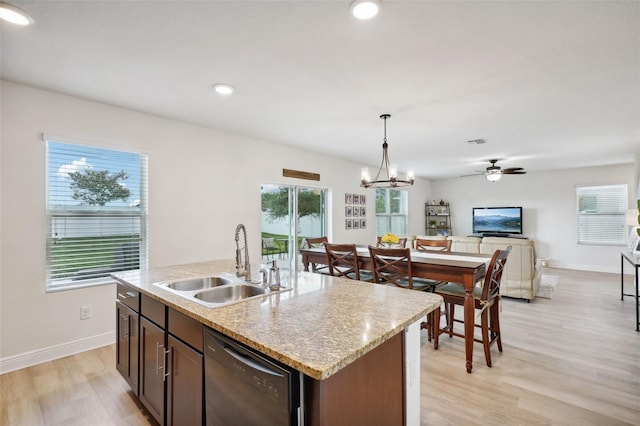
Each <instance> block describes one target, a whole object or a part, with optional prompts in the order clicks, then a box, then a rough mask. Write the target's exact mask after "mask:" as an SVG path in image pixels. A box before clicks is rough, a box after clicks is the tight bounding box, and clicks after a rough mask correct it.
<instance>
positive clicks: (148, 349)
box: [116, 284, 204, 425]
mask: <svg viewBox="0 0 640 426" xmlns="http://www.w3.org/2000/svg"><path fill="white" fill-rule="evenodd" d="M132 306H134V307H136V306H137V307H138V310H139V312H140V313H139V314H138V312H136V311H135V310H134V309H132ZM116 313H117V318H118V321H117V331H116V333H117V336H118V338H117V344H116V353H117V361H116V368H117V369H118V371H119V372H120V374H122V376H123V377H124V378H125V379H126V380H127V381H128V382H129V384H130V385H131V388H132V389H133V390H134V392H135V393H136V395H138V397H139V399H140V402H141V403H142V404H143V405H144V406H145V407H146V408H147V410H148V411H149V413H150V414H151V415H152V416H153V418H154V419H155V420H156V421H157V422H158V423H159V424H161V425H165V424H166V425H203V424H204V358H203V355H202V348H203V326H202V324H200V323H199V322H197V321H195V320H193V319H192V318H189V317H188V316H186V315H184V314H182V313H180V312H178V311H175V310H174V309H171V308H167V307H166V306H165V305H164V304H163V303H160V302H158V301H157V300H155V299H152V298H150V297H148V296H146V295H142V296H140V295H139V294H138V293H137V292H135V291H134V290H132V289H129V288H128V287H125V286H122V285H120V284H119V285H118V300H117V301H116Z"/></svg>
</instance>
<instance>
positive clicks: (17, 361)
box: [0, 331, 116, 374]
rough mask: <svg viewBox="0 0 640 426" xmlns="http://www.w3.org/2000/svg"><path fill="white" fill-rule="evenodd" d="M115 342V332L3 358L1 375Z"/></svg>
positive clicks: (0, 364)
mask: <svg viewBox="0 0 640 426" xmlns="http://www.w3.org/2000/svg"><path fill="white" fill-rule="evenodd" d="M115 342H116V333H115V331H110V332H108V333H104V334H98V335H96V336H91V337H87V338H84V339H80V340H75V341H71V342H66V343H62V344H60V345H55V346H49V347H48V348H42V349H36V350H35V351H30V352H25V353H22V354H19V355H14V356H10V357H7V358H2V359H0V374H4V373H9V372H10V371H15V370H20V369H21V368H26V367H30V366H32V365H36V364H41V363H43V362H48V361H53V360H55V359H59V358H64V357H66V356H70V355H75V354H77V353H80V352H85V351H89V350H92V349H96V348H100V347H102V346H107V345H112V344H114V343H115Z"/></svg>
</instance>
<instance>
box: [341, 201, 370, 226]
mask: <svg viewBox="0 0 640 426" xmlns="http://www.w3.org/2000/svg"><path fill="white" fill-rule="evenodd" d="M344 203H345V206H344V215H345V218H346V219H345V222H344V228H345V229H347V230H349V229H366V228H367V219H366V217H367V206H366V204H367V196H366V195H365V194H344Z"/></svg>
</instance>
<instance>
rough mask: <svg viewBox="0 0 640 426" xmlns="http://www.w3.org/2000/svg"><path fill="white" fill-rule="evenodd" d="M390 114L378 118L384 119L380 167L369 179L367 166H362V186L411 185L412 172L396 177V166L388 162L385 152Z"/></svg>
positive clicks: (393, 186)
mask: <svg viewBox="0 0 640 426" xmlns="http://www.w3.org/2000/svg"><path fill="white" fill-rule="evenodd" d="M390 117H391V115H390V114H382V115H381V116H380V118H382V119H383V120H384V142H383V144H382V163H380V169H379V170H378V173H376V177H375V178H374V179H373V180H371V175H370V174H369V168H368V167H363V168H362V171H361V174H360V186H362V187H364V188H397V187H400V186H411V185H413V180H414V178H413V172H412V171H409V172H407V179H406V180H402V179H398V166H397V165H396V164H390V163H389V154H388V152H387V150H388V148H389V144H387V119H388V118H390Z"/></svg>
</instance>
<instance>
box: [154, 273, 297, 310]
mask: <svg viewBox="0 0 640 426" xmlns="http://www.w3.org/2000/svg"><path fill="white" fill-rule="evenodd" d="M154 285H156V286H158V287H161V288H163V289H165V290H168V291H170V292H172V293H174V294H177V295H179V296H182V297H184V298H185V299H188V300H191V301H192V302H197V303H199V304H201V305H204V306H207V307H210V308H218V307H221V306H226V305H230V304H232V303H237V302H242V301H244V300H250V299H255V298H258V297H261V296H268V295H269V294H275V293H279V292H283V291H287V290H290V288H289V289H286V288H282V289H281V290H279V291H271V290H268V289H266V288H264V287H262V286H260V285H257V284H249V283H247V282H246V281H244V280H243V279H242V278H238V277H236V276H235V275H233V274H229V273H222V274H219V275H215V276H208V277H198V278H188V279H180V280H173V281H164V282H160V283H155V284H154Z"/></svg>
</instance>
